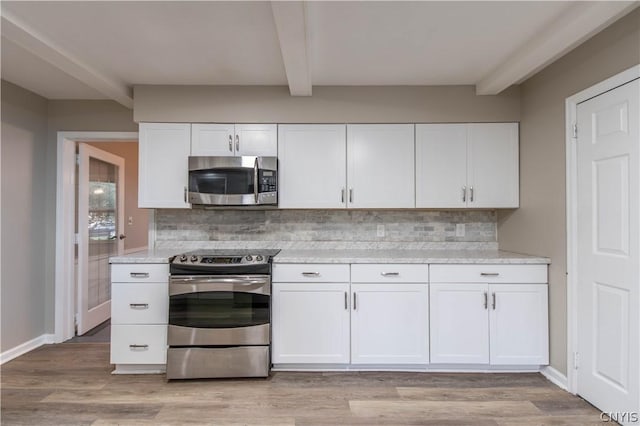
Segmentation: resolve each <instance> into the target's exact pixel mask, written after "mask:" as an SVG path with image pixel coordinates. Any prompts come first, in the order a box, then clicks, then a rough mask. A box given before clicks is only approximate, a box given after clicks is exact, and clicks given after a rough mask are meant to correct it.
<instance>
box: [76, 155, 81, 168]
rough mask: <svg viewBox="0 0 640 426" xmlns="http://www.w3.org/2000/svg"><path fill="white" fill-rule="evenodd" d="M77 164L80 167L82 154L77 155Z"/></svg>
mask: <svg viewBox="0 0 640 426" xmlns="http://www.w3.org/2000/svg"><path fill="white" fill-rule="evenodd" d="M76 164H77V165H78V166H79V165H80V154H76Z"/></svg>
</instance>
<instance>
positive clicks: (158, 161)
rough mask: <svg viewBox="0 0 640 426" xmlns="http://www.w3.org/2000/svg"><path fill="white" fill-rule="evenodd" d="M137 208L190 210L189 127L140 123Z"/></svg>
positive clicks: (181, 124) (180, 124)
mask: <svg viewBox="0 0 640 426" xmlns="http://www.w3.org/2000/svg"><path fill="white" fill-rule="evenodd" d="M139 130H140V132H139V143H138V149H139V159H138V161H139V171H138V174H139V176H138V207H142V208H144V207H147V208H172V209H180V208H189V207H190V206H191V205H190V204H189V203H188V202H187V186H188V179H189V177H188V158H189V151H190V144H191V124H184V123H140V126H139Z"/></svg>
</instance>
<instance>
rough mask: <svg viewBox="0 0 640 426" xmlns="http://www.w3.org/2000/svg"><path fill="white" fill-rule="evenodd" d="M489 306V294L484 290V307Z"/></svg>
mask: <svg viewBox="0 0 640 426" xmlns="http://www.w3.org/2000/svg"><path fill="white" fill-rule="evenodd" d="M488 306H489V296H488V295H487V292H486V291H485V292H484V308H485V309H487V307H488Z"/></svg>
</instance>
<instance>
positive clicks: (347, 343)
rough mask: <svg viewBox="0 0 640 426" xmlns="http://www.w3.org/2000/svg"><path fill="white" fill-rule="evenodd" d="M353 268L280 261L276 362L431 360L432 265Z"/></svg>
mask: <svg viewBox="0 0 640 426" xmlns="http://www.w3.org/2000/svg"><path fill="white" fill-rule="evenodd" d="M351 268H352V271H351V274H352V275H351V278H350V277H349V265H300V264H298V265H293V264H292V265H282V264H276V265H274V275H273V281H274V283H273V297H272V304H273V305H272V306H273V314H272V325H273V338H272V350H273V358H272V359H273V363H274V364H276V365H277V364H316V365H321V364H354V365H401V364H404V365H415V364H427V363H428V362H429V315H428V309H429V302H428V300H429V299H428V297H429V295H428V284H427V282H426V281H427V278H428V267H427V266H426V265H420V267H419V268H416V267H415V265H384V266H383V265H352V266H351ZM418 274H420V276H421V277H422V280H423V282H422V283H415V282H411V280H413V279H417V278H414V277H417V276H418ZM328 279H332V280H340V281H344V282H340V283H338V282H322V281H326V280H328ZM402 279H405V280H407V281H409V283H407V282H404V283H403V282H402V281H401V280H402ZM281 280H288V281H289V282H279V281H281ZM358 280H366V282H353V281H358ZM398 281H400V282H398Z"/></svg>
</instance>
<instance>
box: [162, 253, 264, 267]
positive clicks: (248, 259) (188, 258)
mask: <svg viewBox="0 0 640 426" xmlns="http://www.w3.org/2000/svg"><path fill="white" fill-rule="evenodd" d="M268 262H269V256H264V255H261V254H245V255H242V256H217V255H207V254H196V253H185V254H179V255H177V256H175V257H174V258H173V260H172V261H171V263H172V264H177V265H199V266H206V265H212V266H214V265H216V266H221V265H256V264H263V263H268Z"/></svg>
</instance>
